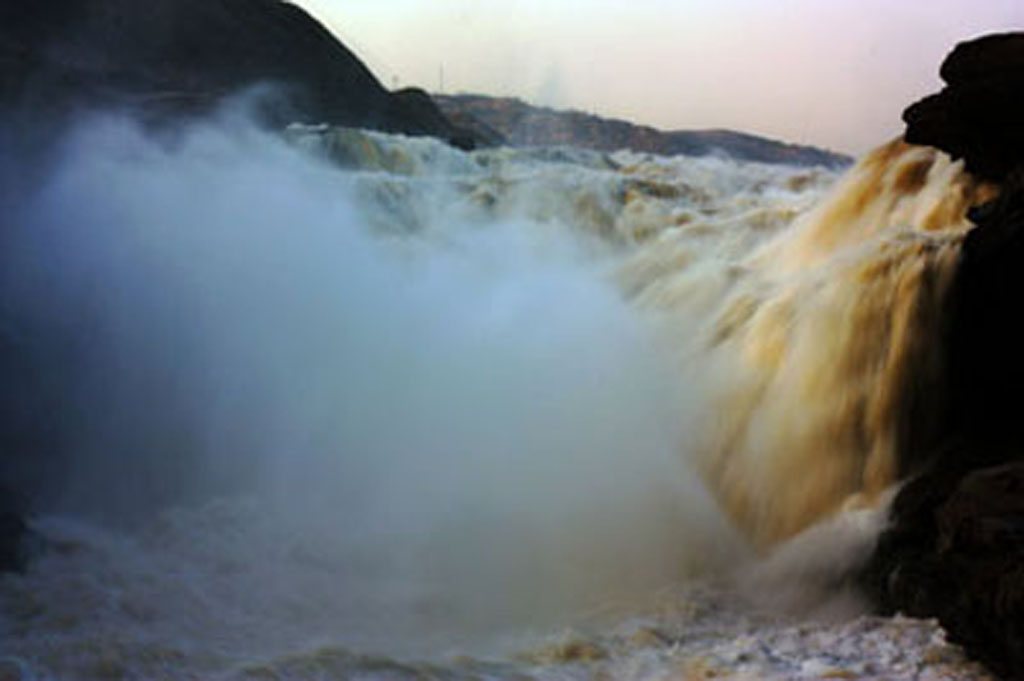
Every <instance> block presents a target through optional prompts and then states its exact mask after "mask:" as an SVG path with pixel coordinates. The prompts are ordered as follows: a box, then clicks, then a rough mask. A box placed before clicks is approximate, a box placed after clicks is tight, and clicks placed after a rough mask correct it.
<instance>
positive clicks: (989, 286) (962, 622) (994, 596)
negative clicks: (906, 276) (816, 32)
mask: <svg viewBox="0 0 1024 681" xmlns="http://www.w3.org/2000/svg"><path fill="white" fill-rule="evenodd" d="M941 75H942V78H943V79H944V80H945V81H946V83H947V86H946V87H945V88H944V89H943V90H942V91H941V92H940V93H938V94H935V95H932V96H929V97H927V98H925V99H923V100H922V101H920V102H917V103H916V104H914V105H913V106H911V107H910V108H908V109H907V110H906V112H905V113H904V120H905V121H906V122H907V131H906V135H905V139H906V140H907V141H908V142H911V143H916V144H928V145H931V146H935V147H938V148H939V149H942V150H943V151H946V152H948V153H949V154H951V155H953V156H954V157H956V158H962V159H963V160H964V164H965V167H966V168H967V169H968V170H969V171H970V172H972V173H973V174H975V175H977V176H979V177H983V178H985V179H987V180H991V181H994V182H997V183H998V184H999V186H1000V195H999V196H998V198H996V199H995V200H993V201H992V202H990V203H988V204H985V205H983V206H979V207H978V208H975V209H973V210H972V211H971V212H970V213H969V218H970V219H971V221H972V222H974V224H975V227H974V228H973V229H972V230H970V231H969V232H968V234H967V236H966V237H965V239H964V243H963V247H962V251H961V258H960V263H959V267H958V270H957V273H956V276H955V279H954V281H953V284H952V287H951V291H950V297H949V300H948V304H947V310H946V315H947V331H946V335H945V337H944V338H942V339H936V341H938V342H943V343H944V347H945V354H946V380H945V386H944V393H945V394H946V395H947V396H948V398H947V400H946V407H945V411H944V413H942V414H935V415H932V416H931V418H933V419H936V420H938V421H940V422H941V423H942V424H943V429H942V438H941V439H939V440H938V441H934V442H932V443H930V446H929V447H927V448H925V449H924V450H923V451H908V452H904V453H903V455H904V461H903V463H904V473H905V474H908V475H911V476H912V478H911V479H910V481H909V482H908V483H907V484H906V485H905V486H904V487H903V488H902V489H901V490H900V492H899V493H898V495H897V496H896V498H895V501H894V505H893V509H892V513H891V519H890V520H891V525H890V527H889V528H888V529H887V530H886V531H885V532H884V533H883V534H882V536H881V537H880V539H879V542H878V546H877V548H876V550H875V552H874V555H873V557H872V559H871V561H870V562H869V564H868V567H867V570H866V572H865V580H866V584H867V587H868V591H869V593H871V594H872V596H873V597H874V598H875V600H876V601H877V603H878V604H879V606H880V608H881V609H882V610H883V611H885V612H897V611H901V612H904V613H906V614H909V615H914V616H919V617H937V618H938V619H939V621H940V622H941V623H942V625H943V626H944V627H945V628H946V630H947V631H948V632H949V635H950V638H951V639H952V640H954V641H956V642H958V643H960V644H962V645H963V646H964V647H965V648H966V650H967V651H968V653H970V654H972V655H973V656H975V657H977V658H979V659H980V660H982V661H983V662H985V663H986V664H987V665H988V666H989V667H991V668H992V669H993V670H995V671H996V672H997V673H1000V674H1002V675H1004V676H1006V677H1008V678H1024V626H1022V624H1021V623H1022V622H1024V429H1022V428H1021V420H1020V412H1021V408H1022V406H1024V399H1022V392H1021V391H1022V386H1024V324H1021V322H1020V320H1019V310H1018V306H1017V304H1016V301H1019V300H1020V299H1021V298H1022V297H1024V268H1022V267H1021V265H1020V263H1021V262H1024V126H1021V124H1020V121H1022V120H1024V34H1003V35H994V36H986V37H983V38H980V39H977V40H973V41H970V42H966V43H962V44H960V45H957V47H956V48H955V49H954V50H953V52H952V53H951V54H950V55H949V56H948V57H947V59H946V60H945V62H944V63H943V65H942V69H941Z"/></svg>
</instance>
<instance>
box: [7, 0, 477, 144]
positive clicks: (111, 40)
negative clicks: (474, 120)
mask: <svg viewBox="0 0 1024 681" xmlns="http://www.w3.org/2000/svg"><path fill="white" fill-rule="evenodd" d="M257 84H263V85H266V86H269V91H270V93H271V94H269V95H265V96H262V97H256V99H257V101H258V104H259V107H258V108H259V114H260V115H261V116H264V117H267V118H268V119H270V120H271V121H272V122H274V123H288V122H291V121H300V122H308V123H332V124H337V125H345V126H353V127H365V128H372V129H377V130H383V131H387V132H399V133H406V134H411V135H432V136H437V137H441V138H444V139H449V140H451V139H458V140H459V141H460V144H461V145H462V146H468V145H469V144H472V143H473V142H475V139H474V138H473V136H472V133H471V132H469V131H466V130H461V129H459V128H457V127H455V126H453V125H452V124H451V123H450V122H449V121H448V120H447V119H446V118H445V116H444V115H443V114H442V113H441V112H440V110H439V109H438V108H437V106H436V105H434V103H433V101H432V100H431V99H430V97H429V96H428V95H427V94H426V93H425V92H423V91H415V90H408V91H403V92H399V93H391V92H388V91H387V90H386V89H384V88H383V87H382V86H381V85H380V83H379V82H378V81H377V79H376V78H374V76H373V74H371V73H370V71H369V70H368V69H367V68H366V67H365V66H364V65H363V64H362V62H360V61H359V59H358V58H357V57H356V56H355V55H354V54H353V53H352V52H350V51H349V50H348V49H347V48H346V47H345V46H344V45H342V44H341V43H340V42H338V40H336V39H335V38H334V36H332V35H331V34H330V33H329V32H328V31H327V30H326V29H325V28H324V27H323V26H321V25H320V24H319V23H318V22H316V21H315V20H314V19H313V18H312V17H310V16H309V15H308V14H306V12H305V11H303V10H302V9H300V8H299V7H297V6H295V5H292V4H290V3H288V2H282V1H280V0H162V1H161V2H157V3H145V2H136V1H135V0H38V1H36V2H17V3H6V4H5V5H4V6H3V8H0V103H2V104H4V105H6V108H11V109H15V110H16V111H24V112H26V113H24V114H23V115H24V117H26V118H39V117H40V116H45V115H50V116H58V117H59V116H63V115H66V114H67V112H68V111H69V110H75V109H77V108H78V107H81V106H97V105H98V106H104V107H116V108H119V109H124V110H129V111H132V112H134V113H137V114H139V115H142V116H144V117H145V118H147V119H157V120H162V119H166V118H167V117H177V116H180V115H183V114H186V115H187V114H193V113H203V112H205V111H208V110H209V109H210V107H211V106H213V105H215V104H217V103H218V102H220V101H221V100H222V99H223V98H224V97H225V96H226V95H230V94H233V93H236V92H238V91H240V90H242V89H245V88H249V87H252V86H254V85H257Z"/></svg>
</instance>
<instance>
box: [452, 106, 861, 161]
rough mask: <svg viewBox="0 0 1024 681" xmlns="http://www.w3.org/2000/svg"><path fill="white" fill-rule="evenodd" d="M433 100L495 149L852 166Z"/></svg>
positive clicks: (551, 114)
mask: <svg viewBox="0 0 1024 681" xmlns="http://www.w3.org/2000/svg"><path fill="white" fill-rule="evenodd" d="M434 100H435V101H436V102H437V103H438V104H439V105H440V107H441V110H442V111H443V112H444V113H445V115H447V116H448V118H449V119H451V120H452V121H453V122H454V123H456V124H457V125H459V126H461V127H464V128H472V129H474V130H475V131H476V134H477V136H478V137H481V138H484V139H487V140H489V141H491V142H492V143H498V142H501V141H504V142H505V143H507V144H511V145H513V146H532V145H537V146H546V145H568V146H575V147H584V148H587V149H597V150H600V151H615V150H618V149H632V150H634V151H640V152H648V153H654V154H665V155H671V154H688V155H691V156H704V155H707V154H713V153H724V154H726V155H728V156H730V157H732V158H736V159H740V160H745V161H760V162H763V163H786V164H790V165H799V166H815V165H820V166H825V167H829V168H837V167H842V166H846V165H848V164H849V163H851V162H852V160H853V159H851V158H850V157H848V156H844V155H842V154H837V153H835V152H831V151H827V150H824V149H818V148H816V147H808V146H801V145H798V144H787V143H785V142H778V141H776V140H771V139H766V138H764V137H758V136H756V135H749V134H746V133H742V132H734V131H732V130H674V131H662V130H657V129H655V128H652V127H650V126H646V125H635V124H633V123H630V122H628V121H623V120H616V119H612V118H602V117H600V116H595V115H593V114H588V113H583V112H580V111H560V110H556V109H549V108H545V107H538V106H532V105H530V104H527V103H526V102H524V101H522V100H520V99H515V98H511V97H488V96H486V95H473V94H460V95H434Z"/></svg>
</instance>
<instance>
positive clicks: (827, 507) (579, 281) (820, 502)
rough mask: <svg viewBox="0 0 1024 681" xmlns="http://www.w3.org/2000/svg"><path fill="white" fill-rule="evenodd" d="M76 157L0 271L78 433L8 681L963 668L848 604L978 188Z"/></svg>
mask: <svg viewBox="0 0 1024 681" xmlns="http://www.w3.org/2000/svg"><path fill="white" fill-rule="evenodd" d="M62 149H63V153H62V154H61V157H60V159H59V160H58V161H57V162H56V163H55V165H54V166H53V168H52V170H51V172H50V173H49V175H48V178H47V180H46V181H45V182H44V183H42V184H41V186H40V187H38V188H37V189H36V190H34V191H33V192H31V193H29V194H28V195H26V196H25V197H23V198H22V199H20V200H19V201H18V203H17V210H16V211H15V214H14V215H15V218H14V221H15V224H16V234H17V238H16V239H14V240H13V241H12V247H11V249H10V250H9V252H8V253H7V254H5V262H4V266H5V275H4V276H5V285H6V286H8V287H9V289H8V290H14V291H16V292H17V294H18V295H17V296H16V299H17V300H19V301H22V302H21V305H22V307H21V308H20V309H16V310H14V311H13V313H14V314H15V315H17V316H18V317H19V318H21V319H24V320H28V321H27V322H26V323H27V324H28V325H29V326H30V328H31V329H32V333H34V334H37V335H38V336H39V337H49V338H57V339H61V340H60V342H59V343H57V345H58V346H59V350H60V351H59V352H57V353H56V354H55V360H54V362H53V366H52V367H51V370H52V372H53V373H54V375H55V376H58V375H59V376H61V377H62V378H64V379H67V380H69V386H70V387H69V389H68V391H67V394H66V395H65V396H64V402H63V404H62V408H63V410H64V412H63V413H62V416H61V419H62V428H63V429H64V435H65V437H66V441H68V442H70V443H72V444H71V445H70V446H69V448H68V451H67V452H66V457H67V461H66V466H65V470H64V475H63V478H62V482H61V484H60V485H58V486H57V487H56V489H53V490H50V492H51V493H50V494H49V495H48V498H47V499H48V500H47V505H46V507H45V508H43V509H42V511H41V512H40V513H39V514H38V517H37V518H36V519H35V526H36V528H37V529H38V530H39V531H40V532H41V534H42V535H43V536H45V537H46V538H47V539H46V545H45V546H44V549H43V550H42V551H41V553H40V555H39V556H37V558H36V559H35V561H34V564H33V566H32V568H31V569H30V570H29V571H28V572H27V573H26V574H25V575H12V576H4V577H2V578H0V603H2V606H3V607H2V608H0V637H2V640H3V643H2V644H0V672H2V673H5V674H9V675H13V678H26V679H29V678H68V679H70V678H75V679H93V678H95V679H115V678H125V679H127V678H154V679H155V678H167V679H178V678H224V679H227V678H245V679H256V678H261V679H262V678H282V679H298V678H380V677H388V678H421V677H423V676H426V677H440V678H506V677H520V676H527V677H538V678H592V677H593V676H594V675H595V674H605V675H609V674H610V675H611V676H612V677H614V678H674V677H675V676H677V675H680V674H682V675H684V676H685V675H689V676H693V675H698V676H700V675H704V676H706V675H707V674H711V673H716V674H719V675H721V674H722V673H726V672H728V673H734V672H735V673H738V674H741V675H742V674H747V675H753V676H754V677H759V678H772V677H777V678H791V677H792V675H810V676H814V675H818V676H821V675H822V674H825V675H827V673H833V672H835V673H839V672H841V671H843V670H851V669H854V670H859V671H857V672H856V673H865V674H866V673H869V671H870V670H869V668H868V667H867V666H865V665H868V664H869V662H870V660H871V659H872V658H878V659H883V660H888V662H887V663H886V665H887V666H885V667H884V668H882V670H889V671H891V672H893V673H894V674H895V676H894V678H918V677H919V676H901V674H903V671H901V670H903V669H904V668H903V667H901V666H900V665H904V666H906V669H907V670H911V671H913V673H914V674H915V675H916V674H918V673H919V672H920V671H921V670H922V669H925V668H934V669H933V671H934V672H935V673H936V674H939V673H940V672H941V673H945V672H944V671H943V670H947V671H948V669H958V670H961V671H962V673H963V674H965V676H963V678H968V676H966V675H967V674H977V675H978V678H981V676H980V674H981V672H980V671H977V670H973V671H971V669H972V668H970V667H969V666H967V665H966V664H965V663H964V662H963V659H962V656H960V655H959V653H958V652H957V651H956V649H955V648H952V647H950V646H948V645H946V644H945V643H944V641H943V639H942V635H941V632H940V631H939V630H938V629H937V627H936V626H935V625H934V623H919V622H913V621H902V620H896V621H886V620H879V619H873V618H861V619H850V618H853V617H855V615H856V614H857V613H859V612H862V606H861V605H860V604H859V602H858V600H857V597H856V594H855V593H853V592H851V591H849V590H847V589H846V588H845V586H844V584H843V580H844V578H845V575H846V572H847V571H848V570H849V569H850V568H851V567H852V566H854V565H855V564H856V562H857V561H858V560H861V559H862V558H863V557H864V555H865V553H866V552H867V551H869V550H870V545H871V539H872V538H873V537H874V533H875V532H877V529H878V527H879V525H880V523H881V519H882V517H883V515H884V514H883V513H882V511H883V510H884V500H885V498H886V494H887V493H889V492H890V491H891V487H892V485H893V484H894V483H895V482H896V480H897V476H898V473H899V471H898V470H897V462H896V459H895V457H896V452H897V449H898V447H899V446H900V445H901V440H900V438H901V437H903V436H904V434H905V430H906V426H905V422H904V419H905V417H906V416H907V415H908V414H913V413H916V412H917V411H918V410H921V409H926V408H927V393H928V387H929V385H930V384H929V381H930V380H932V378H933V377H934V376H935V375H936V372H937V371H938V369H939V368H938V367H936V366H935V362H936V359H935V348H934V346H932V345H930V344H929V343H928V342H926V341H927V338H928V337H929V335H930V334H933V333H934V332H935V330H936V329H937V325H938V324H939V323H940V319H939V310H940V304H941V300H942V296H943V293H944V291H945V287H946V286H947V285H948V282H949V278H950V276H951V274H952V271H953V268H954V267H955V260H956V253H957V248H958V245H959V241H960V239H961V238H962V235H963V232H964V231H965V230H966V228H967V226H968V225H967V223H966V222H965V221H964V219H963V217H962V216H963V212H964V210H965V207H966V206H967V205H970V204H973V203H977V202H979V201H980V200H982V199H983V198H985V197H987V196H990V195H991V189H989V188H987V187H984V186H976V185H975V184H974V183H972V182H971V181H970V180H969V179H968V178H967V177H966V176H965V175H964V174H963V173H962V170H961V169H960V166H959V165H958V164H954V163H951V162H950V161H949V160H948V159H947V158H945V157H942V156H941V155H938V154H936V153H935V152H933V151H929V150H924V149H920V148H910V147H906V146H904V145H901V144H898V143H893V144H892V145H889V146H887V147H883V148H882V149H880V150H879V151H877V152H875V153H874V154H873V155H871V156H869V157H868V158H867V159H865V160H864V161H862V163H861V164H859V165H858V166H857V167H855V168H854V169H852V171H850V173H849V174H847V175H846V177H845V178H843V179H840V178H839V177H838V176H837V174H836V173H835V172H833V171H829V170H825V169H806V168H790V167H784V166H770V165H761V164H749V163H737V162H735V161H732V160H729V159H727V158H721V157H705V158H699V159H697V158H686V157H676V158H661V157H654V156H647V155H640V154H633V153H628V152H618V153H615V154H600V153H594V152H587V151H581V150H575V149H508V148H501V149H487V150H480V151H476V152H471V153H465V152H460V151H457V150H454V149H452V148H449V147H447V146H445V145H443V144H441V143H439V142H437V141H434V140H429V139H409V138H403V137H396V136H387V135H383V134H378V133H370V132H362V131H354V130H345V129H330V128H326V127H303V126H293V127H291V128H289V129H288V130H287V131H286V132H285V133H284V135H273V134H269V133H266V132H262V131H258V130H256V129H254V128H252V127H251V126H250V125H248V124H247V123H245V122H244V121H240V120H238V119H236V118H232V117H230V116H226V117H224V118H223V119H220V120H216V121H212V122H208V123H205V124H201V125H196V126H193V127H191V128H189V129H187V130H184V131H177V132H175V133H174V134H170V135H165V136H163V137H155V136H153V135H152V134H149V133H147V132H146V131H144V130H142V129H140V128H138V127H136V126H134V125H133V124H131V123H128V122H126V121H124V120H120V119H116V118H98V119H97V120H94V121H92V122H90V123H88V124H87V125H84V126H83V127H82V128H81V129H80V130H79V131H78V132H77V133H76V134H75V135H73V136H71V137H70V138H69V140H68V141H67V142H66V143H65V144H64V145H63V147H62ZM837 514H838V515H837ZM808 528H810V529H809V530H808ZM822 528H824V529H822ZM805 530H808V531H807V532H805V533H804V534H800V533H801V532H802V531H805ZM794 535H796V539H794V540H793V541H792V542H790V543H788V544H783V545H782V549H779V550H777V551H775V552H774V553H772V552H771V549H772V547H774V546H777V545H778V544H779V542H781V541H783V540H786V539H788V538H791V537H793V536H794ZM837 537H838V539H837ZM823 552H825V553H826V554H827V555H825V556H824V557H823V556H822V553H823ZM766 554H767V556H768V557H767V559H765V556H766ZM737 584H738V585H739V586H737ZM744 585H745V586H744ZM765 594H769V595H776V596H780V598H779V599H775V600H772V599H768V600H767V601H766V600H765V599H763V598H761V597H762V596H764V595H765ZM783 596H785V597H784V598H783ZM769 601H771V602H769ZM782 601H785V602H784V603H783V602H782ZM766 604H767V607H771V608H778V609H776V610H775V611H774V612H772V613H769V612H767V611H764V610H763V609H759V608H762V607H765V606H766ZM793 617H797V618H799V617H810V618H812V619H810V620H799V619H792V618H793ZM821 619H823V620H825V621H827V622H829V623H830V624H821V625H820V626H817V625H816V628H815V629H814V630H813V631H812V630H808V629H807V628H806V626H807V625H806V624H801V621H815V622H816V621H819V620H821ZM837 641H846V642H847V648H848V650H846V652H845V653H840V652H836V650H837V648H836V646H837ZM886 651H888V652H886ZM894 651H902V652H899V654H897V652H894ZM844 655H845V657H844ZM886 655H888V656H889V657H886ZM417 660H420V661H422V660H426V661H427V662H415V661H417ZM858 665H859V666H858ZM929 665H931V667H929ZM12 670H13V671H12ZM715 670H719V671H715ZM722 670H725V671H722ZM729 670H731V671H729ZM737 670H738V671H737ZM837 670H838V671H837ZM907 674H910V671H907ZM920 678H928V677H927V676H922V677H920ZM970 678H974V677H973V676H972V677H970Z"/></svg>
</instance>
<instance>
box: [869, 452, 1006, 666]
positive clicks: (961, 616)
mask: <svg viewBox="0 0 1024 681" xmlns="http://www.w3.org/2000/svg"><path fill="white" fill-rule="evenodd" d="M893 522H894V525H893V528H892V529H891V530H890V531H889V532H887V533H886V534H885V535H884V536H883V538H882V541H881V542H880V544H879V547H878V550H877V552H876V555H875V559H874V561H873V564H872V566H871V568H870V571H871V572H870V573H869V574H870V575H871V586H872V589H873V593H874V595H875V597H876V598H877V599H878V600H879V602H880V603H881V605H882V607H883V609H884V610H885V611H887V612H889V613H894V612H897V611H900V612H903V613H905V614H907V615H911V616H917V617H937V618H938V619H939V621H940V622H941V623H942V626H943V627H944V628H945V629H946V631H947V632H948V634H949V637H950V639H951V640H953V641H955V642H957V643H959V644H960V645H962V646H963V647H964V648H965V649H966V650H967V651H968V653H969V654H971V655H972V656H974V657H977V658H978V659H980V660H981V661H982V662H984V663H986V664H987V665H988V666H989V667H990V668H991V669H993V670H994V671H996V672H998V673H1000V674H1003V675H1006V676H1009V677H1013V678H1017V677H1020V676H1021V674H1022V673H1024V463H1010V464H1005V465H1002V466H997V467H993V468H984V469H980V470H975V471H972V472H970V473H967V474H966V475H963V476H961V475H960V474H959V473H958V472H957V471H955V470H951V469H949V468H944V467H941V466H940V467H936V468H935V469H933V470H931V471H929V472H928V473H926V474H925V475H922V476H921V477H919V478H917V479H916V480H914V481H913V482H911V483H909V484H908V485H907V486H906V487H905V488H904V490H902V491H901V493H900V494H899V497H898V499H897V503H896V506H895V508H894V511H893Z"/></svg>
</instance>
